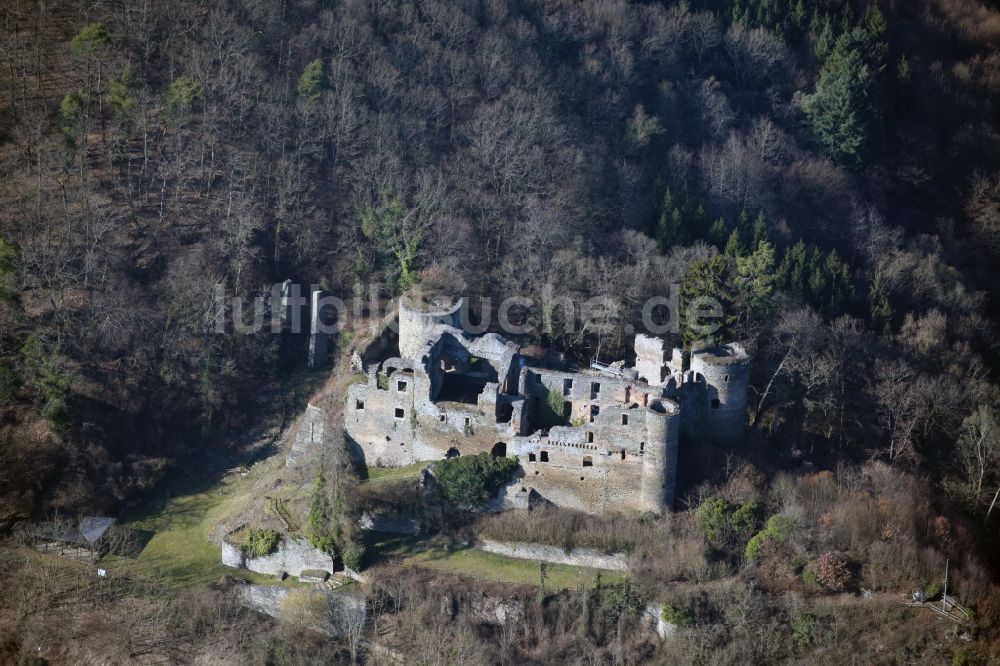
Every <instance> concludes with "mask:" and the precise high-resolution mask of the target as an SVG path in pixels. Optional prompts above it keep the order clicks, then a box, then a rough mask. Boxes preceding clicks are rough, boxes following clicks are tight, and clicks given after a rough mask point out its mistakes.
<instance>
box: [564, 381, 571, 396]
mask: <svg viewBox="0 0 1000 666" xmlns="http://www.w3.org/2000/svg"><path fill="white" fill-rule="evenodd" d="M572 392H573V380H572V379H564V380H563V395H569V394H570V393H572Z"/></svg>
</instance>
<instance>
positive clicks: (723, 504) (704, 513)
mask: <svg viewBox="0 0 1000 666" xmlns="http://www.w3.org/2000/svg"><path fill="white" fill-rule="evenodd" d="M732 510H733V505H732V504H730V503H729V502H727V501H726V500H724V499H723V498H721V497H712V498H710V499H707V500H705V501H704V502H702V503H701V505H700V506H699V507H698V529H699V530H701V533H702V534H704V535H705V538H706V539H708V540H709V541H719V540H720V539H722V538H723V536H724V535H725V533H726V528H727V527H728V526H729V514H730V512H731V511H732Z"/></svg>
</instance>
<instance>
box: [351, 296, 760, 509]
mask: <svg viewBox="0 0 1000 666" xmlns="http://www.w3.org/2000/svg"><path fill="white" fill-rule="evenodd" d="M461 307H462V302H461V301H460V300H459V301H456V302H454V303H452V304H445V306H441V304H437V306H435V307H434V308H429V309H426V310H421V309H420V308H418V307H416V306H414V305H411V304H409V303H407V302H405V301H402V300H401V302H400V307H399V311H400V315H399V349H400V350H401V355H400V356H398V357H390V358H386V359H384V360H382V362H381V363H378V362H374V363H370V364H369V365H367V366H366V367H365V370H366V374H367V380H366V381H364V382H363V383H356V384H353V385H351V386H350V387H349V389H348V394H347V404H346V405H345V410H344V415H345V416H344V420H345V431H346V434H347V436H348V444H349V446H350V447H351V449H352V450H354V451H355V452H356V453H357V452H360V454H361V455H363V457H364V459H365V462H366V464H368V465H370V466H388V467H392V466H401V465H407V464H411V463H413V462H417V461H424V460H427V461H433V460H439V459H442V458H448V457H453V456H458V455H469V454H475V453H481V452H486V453H491V454H492V455H498V456H500V455H503V456H512V455H516V456H517V457H518V459H519V461H520V465H521V469H520V471H519V474H518V478H516V479H515V481H514V482H513V483H512V484H510V485H509V486H508V488H507V489H506V491H505V493H504V495H503V497H502V498H501V500H502V501H501V502H500V504H501V505H502V506H504V507H524V506H527V499H528V496H529V494H531V491H535V492H536V493H538V494H539V495H541V496H542V497H544V498H545V499H547V500H549V501H551V502H553V503H555V504H557V505H560V506H565V507H570V508H575V509H581V510H584V511H588V512H591V513H601V512H606V511H612V510H618V509H630V510H637V511H652V512H657V513H659V512H663V511H665V510H667V509H668V508H670V507H671V505H672V504H673V500H674V493H675V488H676V476H677V452H678V447H679V446H680V445H681V443H682V442H683V443H684V444H686V445H693V444H694V443H695V442H697V441H699V440H710V441H714V442H718V443H722V444H735V443H737V442H738V441H739V439H740V438H741V437H742V434H743V430H744V426H745V420H746V419H745V415H746V392H747V382H748V378H749V367H750V359H749V356H748V355H747V354H746V352H745V351H744V350H743V348H742V347H741V346H740V345H738V344H735V343H734V344H728V345H723V346H705V345H695V346H694V347H693V348H692V350H691V351H690V353H686V352H682V351H681V350H679V349H668V348H667V347H666V345H665V343H664V341H663V340H661V339H659V338H652V337H648V336H644V335H638V336H636V341H635V348H636V363H635V367H634V368H614V367H611V368H605V367H603V366H601V367H600V368H599V369H587V370H582V371H571V370H556V369H550V368H542V367H534V366H531V365H529V364H528V362H527V361H528V360H527V359H526V358H524V357H522V356H521V355H520V353H519V348H518V346H517V345H516V344H515V343H513V342H510V341H508V340H505V339H504V338H502V337H500V336H499V335H496V334H492V333H488V334H486V335H483V336H479V337H474V336H471V335H469V334H467V333H465V332H464V331H462V330H460V329H458V328H457V323H458V312H459V311H460V309H461ZM595 365H596V364H595Z"/></svg>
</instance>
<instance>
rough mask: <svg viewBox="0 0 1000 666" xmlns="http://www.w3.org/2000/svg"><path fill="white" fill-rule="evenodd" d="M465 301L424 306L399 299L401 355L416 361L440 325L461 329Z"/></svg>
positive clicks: (457, 300)
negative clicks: (461, 315) (421, 349)
mask: <svg viewBox="0 0 1000 666" xmlns="http://www.w3.org/2000/svg"><path fill="white" fill-rule="evenodd" d="M462 305H463V299H461V298H459V299H455V300H450V299H448V300H443V301H441V302H440V304H424V303H419V302H415V299H411V298H407V297H402V298H400V299H399V355H400V356H401V357H403V358H409V359H415V358H416V357H417V353H418V352H419V351H420V348H421V347H423V346H424V345H425V344H426V343H427V342H428V341H429V340H431V339H432V338H433V337H434V329H436V328H437V327H438V326H440V325H442V324H443V325H445V326H453V327H455V328H460V323H461V322H460V316H459V315H460V312H461V310H462Z"/></svg>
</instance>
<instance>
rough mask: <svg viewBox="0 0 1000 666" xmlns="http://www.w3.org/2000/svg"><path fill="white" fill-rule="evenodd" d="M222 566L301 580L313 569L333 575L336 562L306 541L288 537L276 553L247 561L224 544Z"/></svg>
mask: <svg viewBox="0 0 1000 666" xmlns="http://www.w3.org/2000/svg"><path fill="white" fill-rule="evenodd" d="M222 563H223V564H224V565H226V566H227V567H235V568H239V569H249V570H250V571H255V572H257V573H262V574H270V575H272V576H281V575H282V574H285V573H287V574H289V575H291V576H301V575H302V572H303V571H305V570H309V569H318V570H320V571H325V572H327V573H333V571H334V569H333V558H332V557H330V555H328V554H327V553H324V552H323V551H322V550H319V549H318V548H314V547H313V546H312V545H310V544H309V542H308V541H307V540H305V539H302V538H293V537H288V536H286V537H284V538H283V539H282V540H281V542H280V543H279V545H278V548H277V550H275V552H273V553H270V554H268V555H264V556H263V557H247V556H246V553H244V552H243V549H242V548H240V547H239V546H237V545H235V544H232V543H229V542H228V541H223V542H222Z"/></svg>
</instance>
